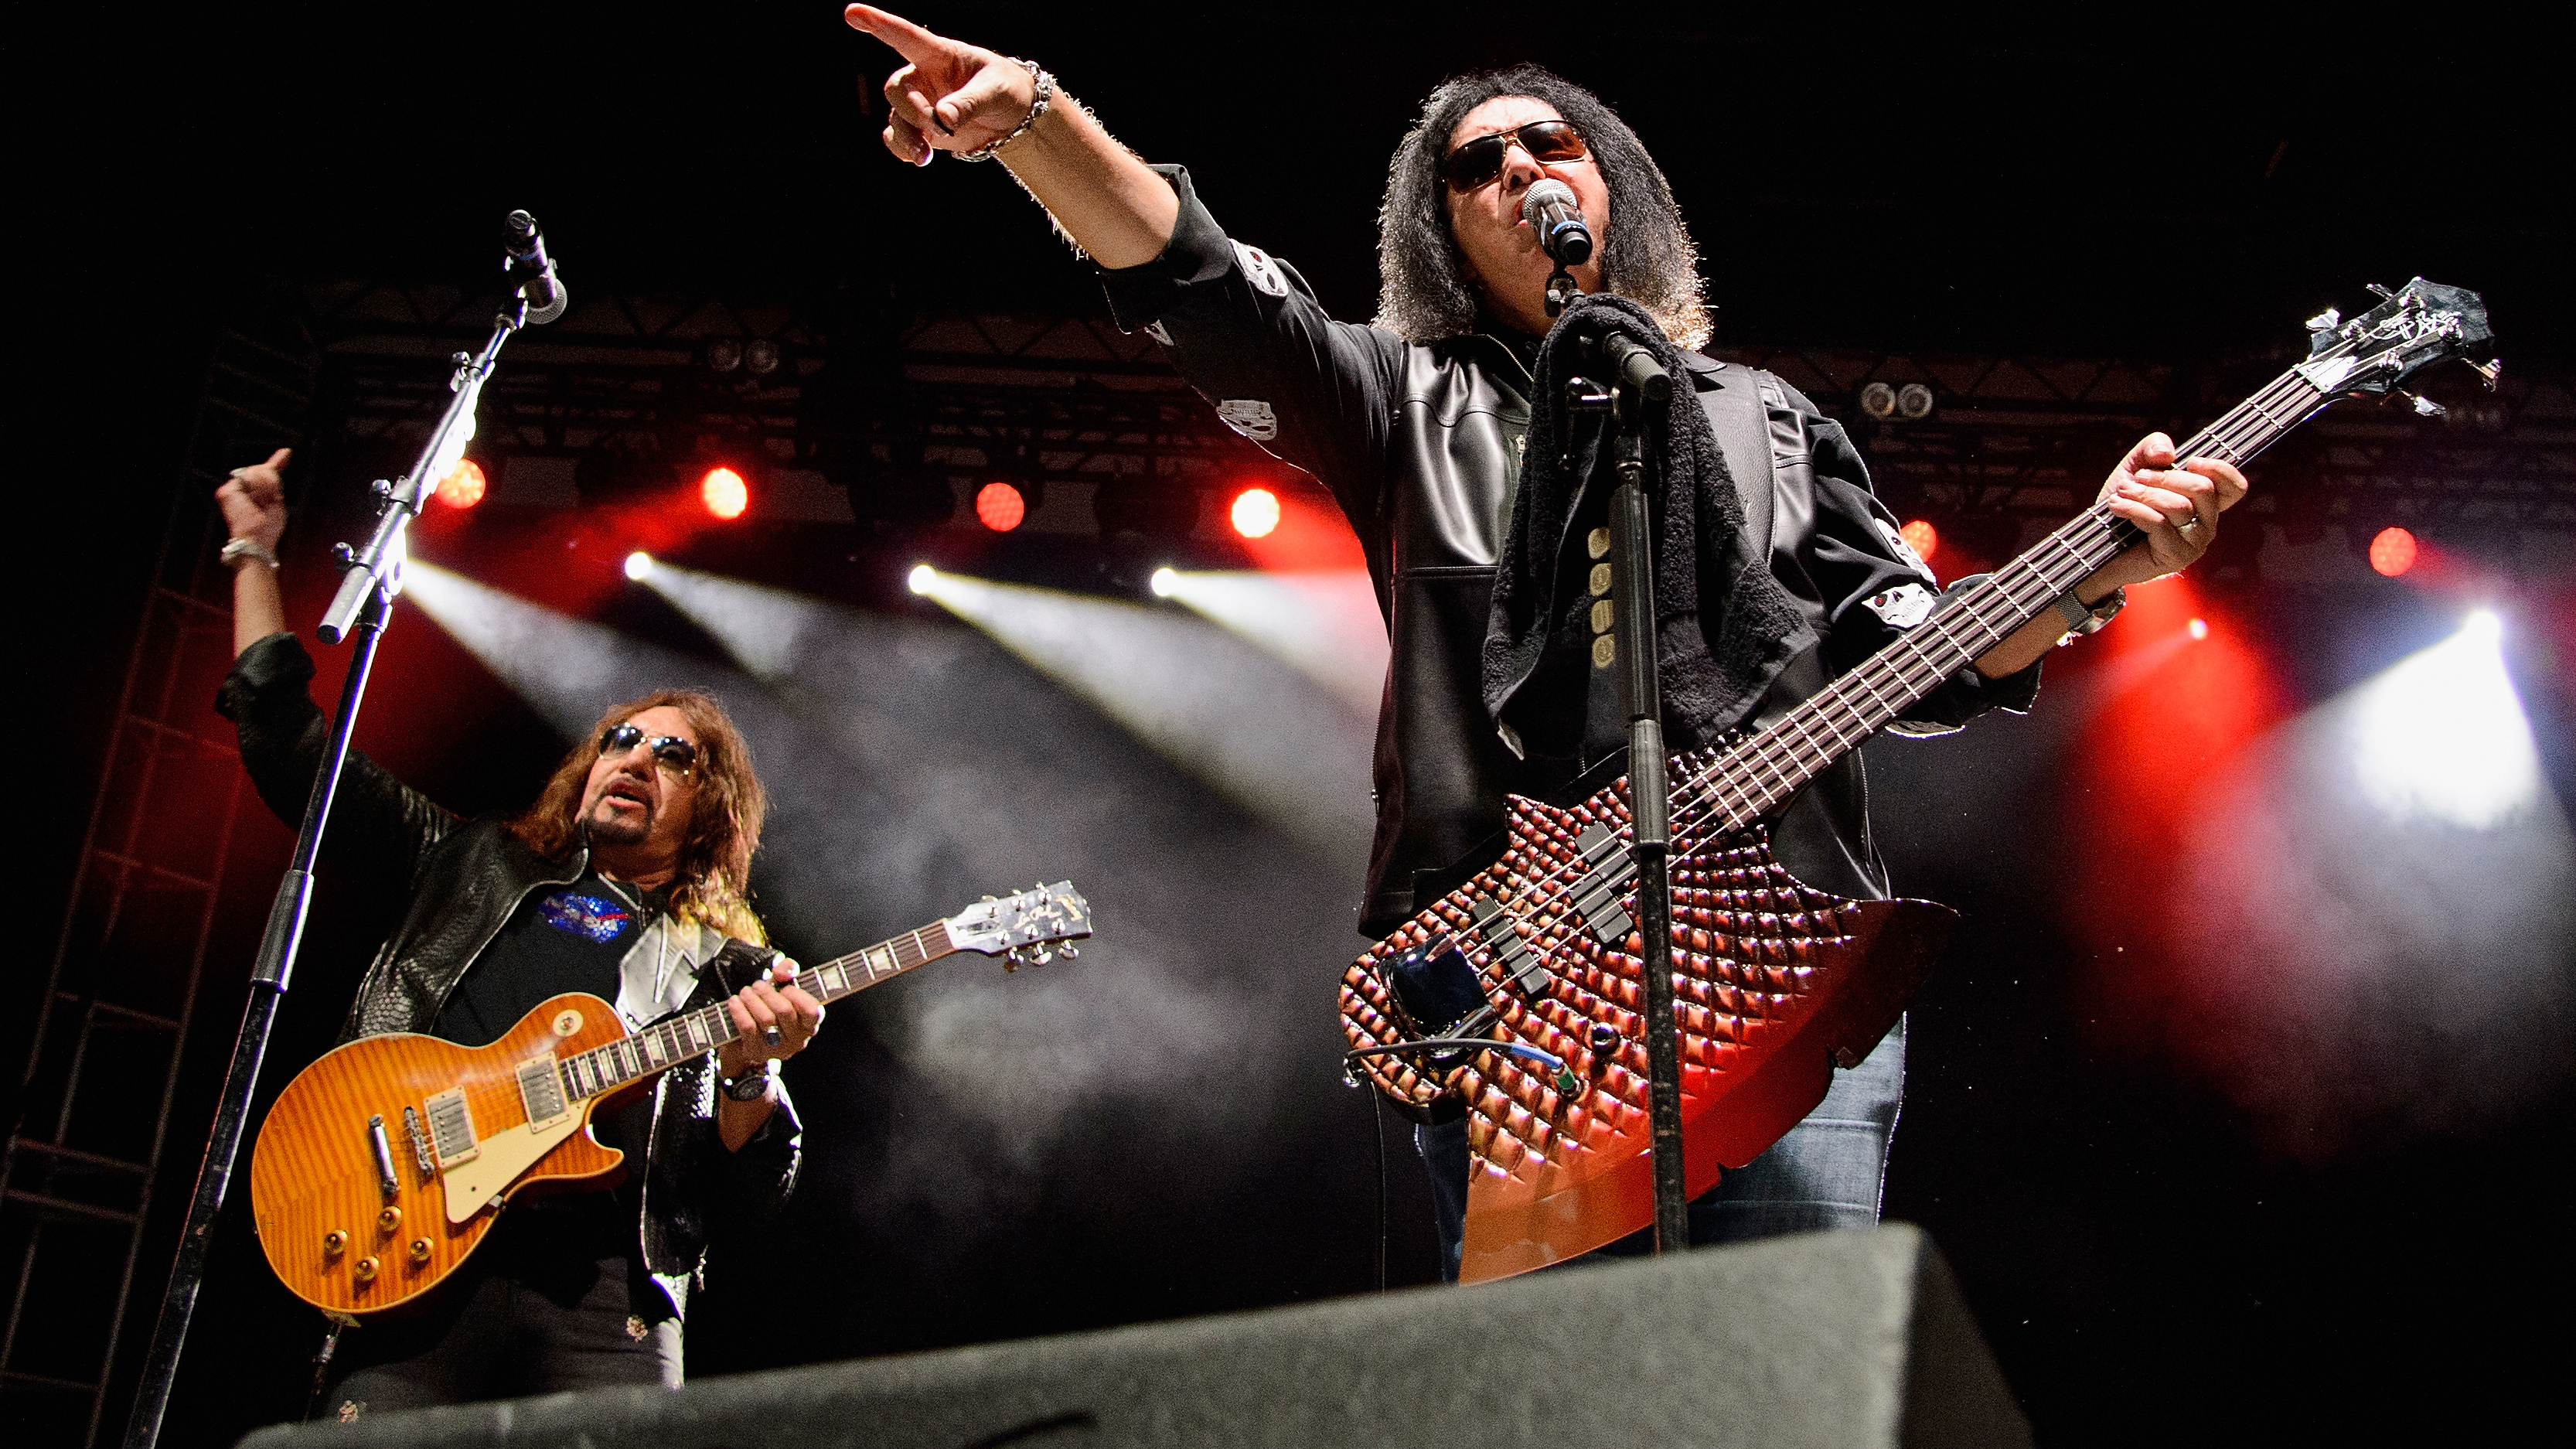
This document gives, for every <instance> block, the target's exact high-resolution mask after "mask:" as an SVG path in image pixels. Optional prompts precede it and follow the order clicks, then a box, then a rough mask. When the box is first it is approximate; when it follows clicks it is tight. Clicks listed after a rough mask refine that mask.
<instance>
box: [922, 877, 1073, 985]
mask: <svg viewBox="0 0 2576 1449" xmlns="http://www.w3.org/2000/svg"><path fill="white" fill-rule="evenodd" d="M941 924H942V925H944V926H946V927H947V928H948V939H949V941H950V942H951V943H952V944H953V945H955V946H956V947H957V949H958V950H960V951H981V952H983V953H984V954H985V955H987V956H999V957H1001V958H1002V963H1003V969H1005V970H1010V971H1016V970H1018V969H1019V968H1020V967H1022V966H1024V965H1026V966H1043V965H1045V964H1046V963H1047V962H1049V961H1052V960H1054V959H1055V957H1056V955H1057V954H1058V953H1057V950H1056V948H1057V946H1058V945H1059V944H1061V943H1063V942H1067V941H1079V940H1083V939H1085V938H1087V937H1088V936H1090V934H1091V903H1090V902H1089V901H1086V900H1084V899H1083V898H1082V892H1080V891H1078V890H1075V889H1074V888H1073V882H1071V881H1069V880H1060V881H1057V882H1056V883H1055V884H1054V885H1039V886H1033V887H1031V888H1030V889H1028V890H1024V891H1021V892H1019V893H1018V894H1017V895H1010V896H998V897H997V896H986V897H984V899H982V900H980V901H978V902H976V903H975V904H973V905H971V906H968V907H967V908H966V909H964V910H962V911H959V912H958V913H957V914H956V915H953V916H950V917H949V918H948V919H947V920H946V921H943V922H941ZM1062 954H1063V955H1065V956H1067V957H1072V956H1078V955H1080V954H1082V953H1081V952H1080V951H1078V950H1076V949H1075V948H1074V947H1072V946H1064V948H1063V951H1062Z"/></svg>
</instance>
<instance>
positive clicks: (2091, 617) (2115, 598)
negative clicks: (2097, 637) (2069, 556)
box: [2050, 588, 2129, 639]
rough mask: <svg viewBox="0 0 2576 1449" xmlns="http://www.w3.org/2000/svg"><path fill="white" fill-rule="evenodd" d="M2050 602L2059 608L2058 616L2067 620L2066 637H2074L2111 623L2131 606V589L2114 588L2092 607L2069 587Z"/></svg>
mask: <svg viewBox="0 0 2576 1449" xmlns="http://www.w3.org/2000/svg"><path fill="white" fill-rule="evenodd" d="M2050 602H2051V604H2052V606H2053V607H2054V608H2055V609H2056V610H2057V617H2059V618H2060V619H2063V620H2065V621H2066V637H2067V638H2070V639H2073V638H2078V637H2080V636H2082V635H2086V634H2090V633H2092V632H2093V631H2094V630H2096V629H2099V628H2101V627H2102V626H2103V625H2105V624H2108V623H2110V622H2111V620H2112V619H2113V618H2114V617H2116V616H2117V615H2118V614H2119V612H2120V611H2121V610H2122V609H2125V608H2127V607H2128V606H2129V591H2128V590H2127V589H2124V588H2123V589H2113V590H2112V591H2111V592H2109V593H2107V594H2104V595H2103V596H2102V602H2100V603H2098V604H2095V605H2093V606H2092V607H2091V608H2086V607H2085V606H2084V601H2083V600H2082V599H2079V598H2077V597H2075V591H2074V590H2073V589H2068V590H2067V591H2066V592H2065V593H2062V594H2060V595H2058V596H2057V597H2056V598H2055V599H2053V600H2051V601H2050Z"/></svg>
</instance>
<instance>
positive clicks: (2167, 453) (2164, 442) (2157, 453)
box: [2120, 433, 2174, 473]
mask: <svg viewBox="0 0 2576 1449" xmlns="http://www.w3.org/2000/svg"><path fill="white" fill-rule="evenodd" d="M2158 459H2162V460H2163V461H2162V462H2159V461H2157V460H2158ZM2173 463H2174V445H2173V439H2171V438H2169V437H2166V436H2165V435H2164V434H2162V433H2149V434H2147V435H2146V436H2145V437H2143V438H2140V439H2138V445H2137V446H2136V447H2134V448H2131V449H2130V450H2129V456H2127V457H2125V458H2122V459H2121V460H2120V468H2121V471H2123V472H2128V473H2135V472H2137V471H2138V470H2139V469H2141V468H2154V469H2157V470H2159V471H2161V470H2163V469H2166V468H2170V467H2172V466H2173Z"/></svg>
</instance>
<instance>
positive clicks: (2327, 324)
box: [2308, 307, 2343, 332]
mask: <svg viewBox="0 0 2576 1449" xmlns="http://www.w3.org/2000/svg"><path fill="white" fill-rule="evenodd" d="M2342 325H2343V313H2342V312H2341V311H2340V310H2338V309H2336V308H2333V307H2328V308H2327V309H2325V310H2324V311H2322V312H2319V313H2318V314H2317V315H2315V316H2314V317H2311V318H2309V319H2308V330H2309V331H2311V332H2332V331H2333V330H2335V329H2336V328H2338V327H2341V326H2342Z"/></svg>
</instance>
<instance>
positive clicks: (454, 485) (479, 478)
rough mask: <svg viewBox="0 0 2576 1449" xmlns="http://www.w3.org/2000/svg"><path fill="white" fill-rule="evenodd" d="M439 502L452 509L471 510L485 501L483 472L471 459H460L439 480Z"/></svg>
mask: <svg viewBox="0 0 2576 1449" xmlns="http://www.w3.org/2000/svg"><path fill="white" fill-rule="evenodd" d="M438 501H439V502H441V503H444V504H446V505H447V506H448V507H450V508H471V507H473V506H474V505H475V504H477V503H480V502H482V501H483V470H482V468H481V467H479V466H477V465H476V463H475V462H474V460H473V459H471V458H459V459H457V460H456V466H455V467H453V468H450V469H448V470H447V476H446V477H444V478H441V479H439V480H438Z"/></svg>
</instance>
